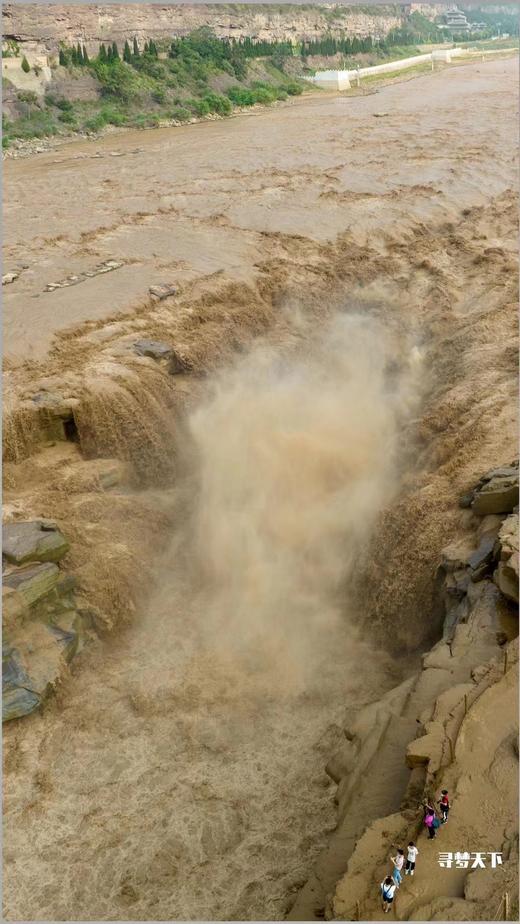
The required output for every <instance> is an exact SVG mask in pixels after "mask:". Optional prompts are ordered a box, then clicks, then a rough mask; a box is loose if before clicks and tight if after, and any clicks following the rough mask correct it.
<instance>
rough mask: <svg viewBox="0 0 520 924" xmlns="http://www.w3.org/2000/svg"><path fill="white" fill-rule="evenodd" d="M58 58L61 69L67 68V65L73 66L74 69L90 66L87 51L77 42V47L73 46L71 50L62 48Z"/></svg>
mask: <svg viewBox="0 0 520 924" xmlns="http://www.w3.org/2000/svg"><path fill="white" fill-rule="evenodd" d="M59 58H60V64H61V65H62V66H63V67H67V65H68V64H75V65H76V67H82V66H83V65H85V64H90V58H89V56H88V52H87V49H86V48H85V46H84V45H80V44H79V42H78V44H77V45H73V46H72V48H65V47H64V46H62V47H61V48H60V55H59Z"/></svg>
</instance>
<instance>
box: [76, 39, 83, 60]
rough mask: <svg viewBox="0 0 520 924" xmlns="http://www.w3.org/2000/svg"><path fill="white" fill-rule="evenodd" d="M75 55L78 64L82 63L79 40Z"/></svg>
mask: <svg viewBox="0 0 520 924" xmlns="http://www.w3.org/2000/svg"><path fill="white" fill-rule="evenodd" d="M76 55H77V58H78V64H83V50H82V48H81V45H80V43H79V42H78V44H77V45H76Z"/></svg>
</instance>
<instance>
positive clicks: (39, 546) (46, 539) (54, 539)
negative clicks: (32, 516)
mask: <svg viewBox="0 0 520 924" xmlns="http://www.w3.org/2000/svg"><path fill="white" fill-rule="evenodd" d="M68 550H69V543H68V542H67V540H66V539H65V536H64V535H63V533H61V532H60V530H59V529H58V527H57V526H56V524H55V523H53V522H52V521H50V520H25V521H23V522H20V523H6V524H4V526H3V527H2V554H3V556H4V558H5V559H6V560H7V561H8V562H11V563H12V564H15V565H22V564H25V563H26V562H30V561H39V562H46V561H51V562H57V561H60V559H61V558H63V556H64V555H65V554H66V553H67V552H68Z"/></svg>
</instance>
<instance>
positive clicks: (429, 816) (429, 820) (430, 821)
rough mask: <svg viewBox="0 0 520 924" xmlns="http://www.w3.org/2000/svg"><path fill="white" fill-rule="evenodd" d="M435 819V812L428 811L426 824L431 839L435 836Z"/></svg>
mask: <svg viewBox="0 0 520 924" xmlns="http://www.w3.org/2000/svg"><path fill="white" fill-rule="evenodd" d="M434 821H435V813H434V812H430V811H428V812H427V813H426V815H425V816H424V824H425V825H426V828H427V830H428V837H429V838H430V840H431V839H432V838H434V837H435V834H436V829H435V828H434V827H433V822H434Z"/></svg>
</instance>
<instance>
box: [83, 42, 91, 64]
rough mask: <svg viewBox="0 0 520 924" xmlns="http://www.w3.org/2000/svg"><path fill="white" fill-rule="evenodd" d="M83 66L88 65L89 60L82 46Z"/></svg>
mask: <svg viewBox="0 0 520 924" xmlns="http://www.w3.org/2000/svg"><path fill="white" fill-rule="evenodd" d="M83 64H90V58H89V56H88V53H87V49H86V48H85V46H84V45H83Z"/></svg>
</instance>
